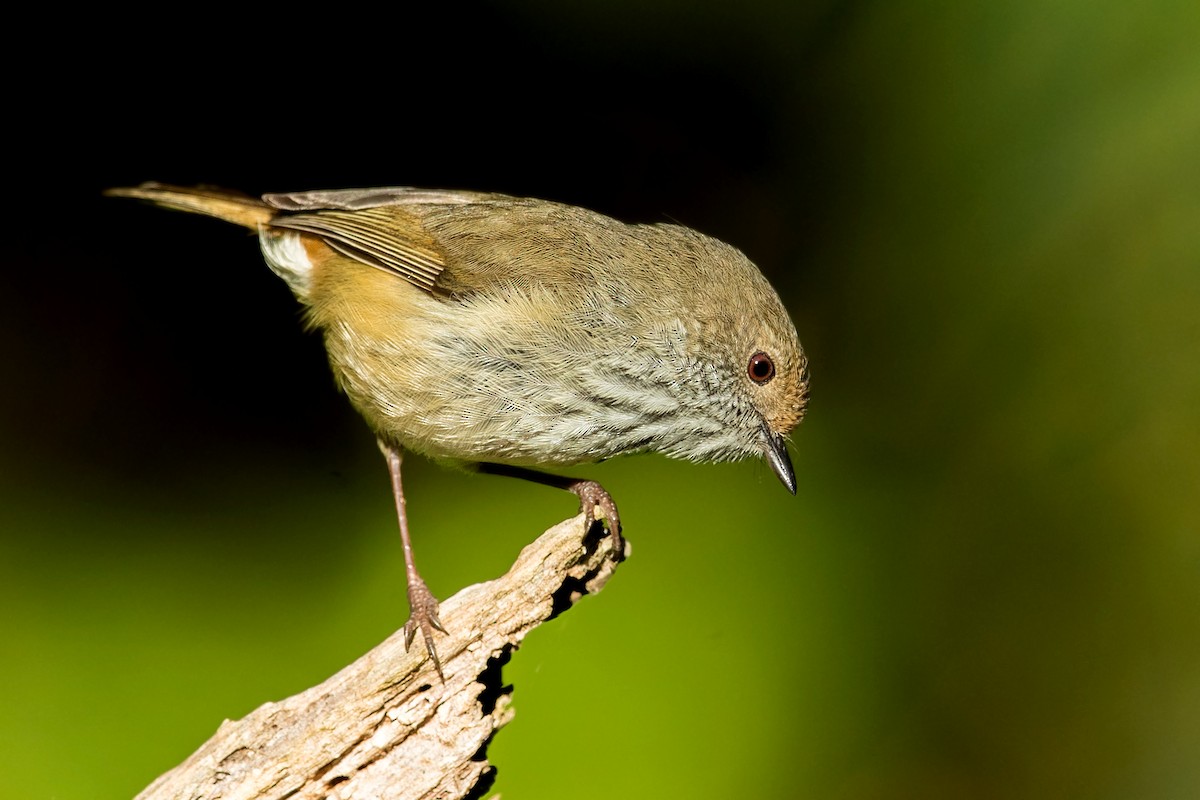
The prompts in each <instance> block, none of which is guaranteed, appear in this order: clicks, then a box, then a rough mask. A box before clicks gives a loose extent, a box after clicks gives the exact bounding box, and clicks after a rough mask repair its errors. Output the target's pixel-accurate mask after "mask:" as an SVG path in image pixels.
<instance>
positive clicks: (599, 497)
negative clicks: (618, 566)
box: [567, 481, 625, 561]
mask: <svg viewBox="0 0 1200 800" xmlns="http://www.w3.org/2000/svg"><path fill="white" fill-rule="evenodd" d="M567 488H568V489H569V490H570V491H571V492H573V493H574V494H575V495H577V496H578V497H579V510H580V511H582V512H583V522H584V527H586V528H589V529H590V528H591V527H592V523H594V522H595V521H596V506H599V507H600V511H601V512H602V513H603V514H604V519H605V520H606V521H607V522H608V531H609V534H610V535H611V536H612V537H613V558H615V559H616V560H618V561H619V560H621V559H623V558H624V557H625V537H623V536H622V535H621V515H620V513H619V512H618V511H617V504H616V502H614V501H613V499H612V495H610V494H609V493H608V491H607V490H605V488H604V487H603V486H601V485H600V484H598V483H596V482H595V481H576V482H574V483H572V484H571V485H570V486H569V487H567Z"/></svg>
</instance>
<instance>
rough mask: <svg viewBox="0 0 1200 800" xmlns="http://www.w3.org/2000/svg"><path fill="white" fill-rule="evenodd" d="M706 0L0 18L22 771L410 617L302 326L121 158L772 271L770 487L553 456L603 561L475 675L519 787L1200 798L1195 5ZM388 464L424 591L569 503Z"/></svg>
mask: <svg viewBox="0 0 1200 800" xmlns="http://www.w3.org/2000/svg"><path fill="white" fill-rule="evenodd" d="M693 5H694V4H687V3H676V2H662V3H653V4H649V5H647V4H641V3H626V2H608V3H587V4H561V3H540V2H516V3H510V4H504V5H501V4H485V5H466V6H461V7H459V6H456V7H455V8H453V9H452V10H448V11H446V12H437V11H433V10H431V9H429V8H425V7H418V8H407V7H403V6H394V7H389V8H388V10H387V11H386V12H368V11H365V10H362V9H359V8H357V7H351V6H346V7H324V8H321V9H320V11H319V15H317V14H312V13H310V12H302V11H300V10H299V6H288V7H276V8H274V9H271V10H261V11H260V10H257V9H254V8H251V7H243V8H239V9H237V10H235V11H222V10H219V9H216V8H212V7H204V8H199V7H183V8H179V7H172V8H170V9H169V10H168V9H166V8H162V9H160V10H159V12H158V13H160V14H161V16H158V17H155V16H153V15H151V16H139V17H137V18H132V17H130V18H122V17H120V16H119V15H118V14H117V12H115V11H112V12H107V13H105V14H93V15H91V16H87V15H86V13H85V15H84V16H82V17H81V16H80V15H79V14H80V12H72V13H70V14H68V13H66V12H65V11H64V12H63V14H62V18H61V19H59V18H53V17H52V16H51V15H49V14H46V13H41V14H39V13H37V11H36V10H35V13H34V15H33V16H32V17H31V18H30V21H29V22H28V23H26V25H25V27H23V28H18V27H14V28H13V30H12V31H10V37H11V38H12V39H13V40H14V42H17V41H19V42H21V43H22V45H23V46H24V47H25V48H26V49H25V50H22V51H21V52H25V53H29V55H24V56H21V57H20V58H19V59H18V58H15V57H14V56H12V55H10V56H6V57H5V59H6V76H7V87H6V91H7V94H8V97H7V99H6V103H5V110H6V113H5V117H6V119H7V123H6V125H5V128H6V135H7V138H8V142H9V143H8V145H7V146H6V154H7V159H6V161H7V164H6V166H7V172H8V174H9V176H10V181H9V192H8V200H7V201H6V203H5V230H6V232H7V236H6V242H5V254H4V256H3V258H2V260H0V263H2V264H3V282H4V288H3V290H2V291H0V298H3V300H4V301H5V302H4V313H3V314H2V315H0V364H3V366H4V368H5V375H4V378H3V380H2V381H0V387H2V388H0V609H3V611H0V624H2V625H3V629H2V631H3V636H2V637H0V642H2V644H0V655H2V658H0V687H3V688H0V707H2V708H3V713H0V765H3V766H4V772H5V774H6V775H8V776H9V777H8V778H6V784H7V785H8V787H9V788H10V789H11V790H12V791H13V796H14V797H17V796H19V797H56V798H96V797H128V796H131V795H133V794H134V793H136V792H137V791H138V790H139V789H141V788H142V787H143V786H144V785H146V784H147V783H149V782H150V781H151V780H152V779H153V778H154V777H155V776H156V775H158V774H159V773H160V772H162V771H164V770H165V769H167V768H169V767H171V766H173V765H174V764H176V763H177V762H178V761H180V760H182V759H183V758H184V757H185V756H186V755H187V754H189V753H190V752H191V751H192V750H193V749H194V748H195V747H196V746H198V745H199V744H200V743H201V742H202V741H203V740H204V739H205V738H206V737H207V736H209V735H210V734H211V733H212V732H213V731H214V730H215V729H216V727H217V725H218V724H219V723H220V721H221V720H222V719H224V718H226V717H230V718H237V717H240V716H243V715H244V714H246V713H247V712H248V711H250V710H251V709H253V708H254V707H256V706H257V705H259V704H261V703H262V702H265V701H268V700H276V699H280V698H282V697H285V696H287V695H289V694H292V693H294V692H296V691H299V690H301V689H303V688H305V687H307V686H309V685H311V684H313V683H316V682H318V681H320V680H322V679H324V678H325V677H327V676H328V675H330V674H332V673H333V672H334V671H336V670H337V669H338V668H340V667H341V666H343V665H344V664H346V663H349V662H350V661H351V660H353V659H354V658H356V657H357V656H358V655H360V654H361V653H362V652H364V651H366V650H367V649H368V648H370V647H371V646H373V645H374V644H376V643H377V642H378V641H380V640H382V639H383V638H384V637H385V636H387V635H388V634H389V633H391V631H392V630H394V629H395V628H396V627H397V626H398V625H400V624H401V623H402V622H403V620H404V618H405V616H406V614H407V608H406V604H405V599H404V592H403V571H402V570H403V568H402V560H401V556H400V552H399V547H398V541H397V538H398V537H396V535H395V532H394V530H395V522H394V513H393V509H392V506H391V498H390V493H389V492H388V486H387V478H386V470H385V468H384V465H383V463H382V460H381V459H380V458H379V456H378V453H377V452H376V451H375V447H374V444H373V442H372V440H371V437H370V435H369V433H368V432H367V430H366V428H365V426H364V425H363V424H362V423H361V422H360V421H359V420H358V419H357V418H356V417H355V415H354V413H353V411H351V410H350V408H349V406H348V404H347V403H346V402H345V401H344V399H343V398H341V397H339V396H338V394H337V393H336V391H335V389H334V387H333V382H332V379H331V378H330V376H329V373H328V369H327V367H326V366H325V363H324V355H323V353H322V350H321V346H320V342H319V339H318V338H317V337H315V336H313V335H310V334H306V333H304V332H303V330H302V328H301V325H300V315H299V311H298V308H297V306H296V304H295V302H294V301H293V300H292V298H291V296H290V295H289V293H288V291H287V289H286V287H285V286H283V284H282V283H281V282H280V281H278V279H276V278H275V277H274V276H273V275H272V274H271V273H270V272H269V270H267V269H266V267H265V266H263V264H262V263H261V259H260V257H259V255H258V252H257V246H256V243H255V241H254V239H253V238H252V237H249V236H247V235H246V234H245V233H243V232H241V231H239V230H236V229H234V228H232V227H230V226H223V225H220V224H218V223H216V222H212V221H208V220H202V219H198V218H193V217H188V216H185V215H182V214H170V213H166V212H163V211H160V210H157V209H152V208H149V207H145V206H142V205H139V204H136V203H132V202H129V201H119V200H113V199H104V198H102V197H101V196H100V192H101V191H102V190H103V189H104V188H105V187H109V186H121V185H131V184H136V183H139V182H141V181H144V180H159V181H166V182H172V183H180V184H195V183H205V184H212V185H218V186H225V187H230V188H236V189H240V190H243V191H246V192H249V193H260V192H266V191H286V190H301V189H310V188H342V187H352V186H368V185H415V186H428V187H448V188H468V189H479V190H490V191H503V192H508V193H512V194H518V195H531V196H537V197H542V198H546V199H553V200H559V201H564V202H569V203H575V204H579V205H584V206H587V207H590V208H594V209H596V210H599V211H602V212H605V213H608V214H611V215H613V216H616V217H618V218H621V219H625V220H629V221H648V222H654V221H678V222H682V223H684V224H687V225H690V226H692V227H695V228H698V229H700V230H702V231H704V232H706V233H709V234H712V235H714V236H717V237H719V238H722V239H725V240H727V241H729V242H731V243H733V244H735V245H737V246H738V247H740V248H741V249H742V250H743V251H745V252H746V253H747V255H749V256H750V257H751V258H752V259H753V260H754V261H756V263H758V264H759V265H760V266H761V267H762V268H763V270H764V272H765V273H766V274H767V275H768V277H769V278H770V279H771V280H772V282H773V283H774V284H775V285H776V286H777V287H778V288H779V290H780V292H781V294H782V295H783V296H784V299H785V302H786V303H787V304H788V306H789V308H790V310H791V312H792V315H793V318H794V320H795V321H796V325H797V328H798V329H799V331H800V335H801V339H802V341H803V342H804V344H805V346H806V348H807V350H808V352H809V355H810V358H811V361H812V367H813V375H814V386H813V402H812V405H811V408H810V418H809V420H808V421H806V422H805V423H804V425H803V426H802V427H801V429H800V430H799V431H798V433H797V435H796V436H795V437H794V446H793V457H794V460H795V463H796V472H797V477H798V480H799V484H800V489H799V493H798V497H796V498H791V497H789V496H787V493H786V492H784V491H783V490H782V489H781V488H780V487H779V486H778V485H777V483H776V481H775V479H774V476H773V475H772V474H771V473H770V471H769V469H767V468H766V467H765V466H763V465H761V464H742V465H723V466H695V465H689V464H684V463H680V462H672V461H668V460H666V459H662V458H659V457H649V456H647V457H638V458H633V459H626V460H623V461H621V460H619V461H616V462H612V463H608V464H604V465H600V466H597V467H595V468H592V469H585V470H580V471H578V472H579V474H585V475H588V476H591V477H595V478H597V479H600V480H601V481H602V482H604V483H605V485H606V486H607V487H608V488H609V489H610V490H611V491H612V492H613V494H614V495H615V496H616V498H617V500H618V502H619V503H620V505H621V510H622V516H623V519H624V520H625V522H626V526H627V533H628V535H629V537H630V538H631V540H632V544H633V557H632V558H631V559H630V560H629V562H628V563H627V564H626V565H625V566H624V567H623V568H622V570H621V571H620V572H619V574H618V576H617V578H616V579H615V580H614V581H613V583H612V584H611V585H610V586H609V587H608V588H607V589H606V591H605V592H604V593H603V594H602V595H600V596H599V597H596V598H591V599H588V600H587V601H585V602H584V603H582V604H581V605H580V606H579V607H578V608H576V609H575V610H573V611H572V612H571V613H570V614H567V615H565V616H563V617H561V618H560V619H558V620H556V621H555V622H554V623H552V624H551V625H548V626H546V627H545V628H542V629H539V630H538V631H535V632H534V633H533V634H532V635H531V636H530V638H529V640H528V642H527V645H526V646H525V647H523V648H522V649H521V650H520V651H519V652H518V653H517V654H516V656H515V658H514V660H513V661H512V663H511V664H510V665H509V666H508V667H506V672H505V677H506V679H507V680H508V681H511V682H514V683H515V685H516V693H515V697H514V701H515V708H516V711H517V717H516V720H515V721H514V722H513V723H512V724H511V725H510V726H509V727H508V728H507V729H505V730H504V731H503V732H502V733H501V734H500V735H499V736H498V737H497V739H496V741H495V743H494V745H493V747H492V750H491V753H490V755H491V760H492V761H493V763H495V764H497V765H498V766H499V769H500V774H499V779H498V782H497V784H496V787H495V789H496V790H497V791H500V792H503V793H504V795H505V796H506V797H509V796H512V797H562V796H571V797H577V798H584V797H662V796H675V795H684V794H686V795H687V796H690V797H696V798H701V797H713V798H724V797H731V796H755V797H822V798H847V799H848V800H849V799H850V798H854V799H856V800H857V798H901V797H922V798H929V797H947V798H958V797H973V798H993V797H994V798H1009V797H1012V798H1029V797H1053V798H1070V797H1088V798H1097V797H1098V798H1129V797H1138V798H1148V797H1154V798H1176V797H1178V798H1184V797H1194V796H1196V793H1197V791H1198V790H1200V766H1198V765H1200V580H1198V579H1200V501H1198V500H1197V489H1200V366H1198V365H1200V321H1198V312H1200V48H1197V46H1196V42H1197V41H1200V10H1198V8H1200V7H1197V6H1196V5H1195V4H1194V3H1183V2H1179V3H1173V2H1168V0H1152V1H1151V2H1144V3H1139V4H1129V3H1116V2H1099V3H1097V2H1086V3H1085V2H1082V1H1081V0H1080V1H1078V2H1075V1H1072V0H1068V1H1067V2H1061V3H1056V4H1052V5H1047V4H1043V3H1034V2H1032V0H1018V1H1017V2H1013V3H1005V4H995V3H966V4H957V5H945V4H939V3H925V2H910V3H903V4H882V3H870V2H823V3H801V4H778V5H776V4H773V3H767V2H757V1H756V0H751V1H750V2H742V3H738V4H730V5H728V6H727V7H724V8H723V9H720V10H717V9H708V10H700V9H698V8H695V7H693ZM10 52H14V53H15V52H17V50H16V49H14V50H11V51H10ZM408 465H409V466H408V467H407V470H408V473H407V474H408V484H409V490H408V491H409V502H410V510H411V514H412V521H413V526H414V535H415V537H416V547H417V549H418V555H419V559H420V563H421V565H422V570H423V572H424V573H425V575H426V577H427V578H428V580H429V582H430V584H431V586H432V588H433V590H434V591H435V593H437V594H439V596H442V597H446V596H449V595H450V594H451V593H453V592H454V591H455V590H457V589H458V588H460V587H462V586H464V585H466V584H468V583H472V582H475V581H479V580H484V579H487V578H491V577H494V576H495V575H496V574H499V573H500V572H502V571H503V570H504V569H505V567H506V566H507V564H508V563H510V562H511V561H512V559H513V558H514V557H515V555H516V553H517V552H518V551H519V549H520V547H522V546H523V545H524V544H525V543H527V542H528V541H529V540H531V539H532V538H533V537H534V536H535V535H536V534H537V533H538V532H540V531H542V530H543V529H545V528H546V527H549V525H551V524H552V523H554V522H556V521H558V520H559V519H561V518H563V517H565V516H567V515H568V514H570V513H571V512H572V511H573V506H572V504H571V502H570V501H569V499H566V498H563V497H562V496H560V495H559V494H556V493H554V492H550V491H548V490H545V489H542V488H539V487H536V486H524V485H516V484H514V483H513V482H511V481H503V480H500V479H496V478H488V477H481V476H480V477H476V476H468V475H460V474H457V473H452V472H448V471H445V470H442V469H439V468H437V467H435V466H433V465H430V464H427V463H425V462H423V461H421V460H419V459H410V460H409V462H408Z"/></svg>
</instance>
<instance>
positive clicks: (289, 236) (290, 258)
mask: <svg viewBox="0 0 1200 800" xmlns="http://www.w3.org/2000/svg"><path fill="white" fill-rule="evenodd" d="M258 243H259V246H260V247H261V248H262V253H263V258H264V259H266V262H267V266H269V267H270V268H271V271H272V272H274V273H275V274H276V275H278V276H279V277H280V278H283V282H284V283H286V284H287V285H288V288H290V289H291V290H292V294H294V295H296V299H297V300H299V301H300V302H302V303H307V302H308V293H309V290H310V289H311V288H312V269H313V265H312V261H310V260H309V258H308V252H307V251H306V250H305V249H304V244H303V243H302V242H301V241H300V234H298V233H293V232H291V231H288V232H281V231H280V230H279V229H277V228H276V229H272V228H267V227H266V226H262V225H260V226H259V228H258Z"/></svg>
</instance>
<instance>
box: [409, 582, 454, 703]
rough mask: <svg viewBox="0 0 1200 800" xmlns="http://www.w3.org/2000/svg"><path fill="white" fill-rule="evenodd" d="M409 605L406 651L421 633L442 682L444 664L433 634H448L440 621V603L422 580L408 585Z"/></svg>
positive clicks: (444, 677) (443, 678)
mask: <svg viewBox="0 0 1200 800" xmlns="http://www.w3.org/2000/svg"><path fill="white" fill-rule="evenodd" d="M408 605H409V607H410V608H411V609H412V612H411V614H410V615H409V617H408V622H406V623H404V651H405V652H408V650H409V648H410V647H412V642H413V639H415V638H416V636H417V630H418V629H419V630H420V631H421V638H423V639H424V640H425V650H426V651H428V653H429V660H430V661H432V662H433V666H434V669H436V670H437V674H438V677H439V678H441V679H442V680H445V679H446V676H445V675H444V674H443V673H442V662H441V660H440V659H439V658H438V655H437V650H436V649H435V648H434V646H433V632H434V631H435V630H438V631H441V632H442V633H446V628H445V627H444V626H443V625H442V621H441V620H439V619H438V601H437V598H435V597H434V596H433V593H432V592H430V591H429V587H427V586H426V585H425V582H424V581H421V580H420V579H417V580H412V579H410V580H409V585H408Z"/></svg>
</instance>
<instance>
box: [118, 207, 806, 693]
mask: <svg viewBox="0 0 1200 800" xmlns="http://www.w3.org/2000/svg"><path fill="white" fill-rule="evenodd" d="M108 194H111V195H118V196H122V197H134V198H141V199H145V200H151V201H153V202H155V203H158V204H159V205H162V206H166V207H168V208H174V209H179V210H182V211H190V212H193V213H197V214H205V215H208V216H211V217H217V218H219V219H223V220H225V221H227V222H232V223H234V224H237V225H242V226H244V227H247V228H250V229H251V230H254V231H256V232H257V233H258V237H259V244H260V246H261V248H262V252H263V256H264V258H265V259H266V262H267V264H268V265H269V266H270V267H271V269H272V270H273V271H274V272H275V273H276V274H277V275H278V276H279V277H280V278H282V279H283V280H284V281H285V282H286V283H287V285H288V286H289V287H291V290H292V292H293V293H294V294H295V295H296V297H297V299H299V300H300V302H301V303H303V304H304V306H305V309H306V311H307V319H308V322H309V324H310V325H311V326H312V327H314V328H317V329H319V330H320V331H321V332H322V333H323V335H324V337H325V346H326V349H327V350H328V352H329V361H330V364H331V365H332V367H333V372H334V375H335V376H336V377H337V381H338V384H339V385H340V386H341V388H342V389H343V390H345V392H346V394H347V395H348V396H349V398H350V401H351V402H352V403H353V404H354V406H355V408H357V409H358V411H359V412H360V413H361V414H362V415H363V417H364V418H365V419H366V421H367V424H369V425H370V426H371V428H372V430H373V431H374V432H375V435H376V437H377V438H378V440H379V447H380V449H381V450H382V451H383V454H384V456H385V458H386V459H387V464H388V469H389V471H390V473H391V478H392V488H393V492H394V494H395V498H396V510H397V512H398V514H399V517H400V534H401V538H402V540H403V545H404V561H405V566H406V569H407V577H408V599H409V605H410V607H411V616H410V617H409V619H408V622H407V623H406V624H405V626H404V634H405V645H406V647H407V646H410V645H411V644H412V639H413V637H414V636H415V635H416V632H417V631H418V630H420V631H421V633H422V636H423V638H424V640H425V646H426V648H427V649H428V651H429V657H430V658H431V659H432V660H433V663H434V666H435V667H436V669H437V670H438V673H439V674H440V673H441V671H442V667H441V663H440V662H439V660H438V657H437V652H436V650H435V649H434V644H433V630H434V629H437V630H440V631H443V632H445V629H444V628H443V627H442V624H441V622H440V621H439V620H438V603H437V600H436V599H435V598H434V596H433V594H432V593H431V592H430V591H429V589H428V588H427V587H426V585H425V581H424V580H422V578H421V575H420V573H418V572H417V567H416V563H415V561H414V560H413V553H412V541H411V539H410V537H409V532H408V521H407V517H406V514H405V508H404V491H403V487H402V484H401V479H400V463H401V454H402V453H403V451H405V450H412V451H415V452H418V453H422V454H424V455H426V456H429V457H431V458H434V459H436V460H438V461H443V462H449V463H454V464H458V465H461V466H465V467H468V468H473V469H478V470H480V471H485V472H491V473H496V474H504V475H511V476H515V477H519V478H524V479H526V480H533V481H537V482H539V483H544V484H548V485H550V486H556V487H559V488H562V489H566V490H568V491H570V492H573V493H575V494H576V495H578V497H579V500H580V507H581V510H582V511H583V512H584V514H585V515H586V521H587V523H588V524H589V525H590V524H591V523H592V521H593V514H594V513H595V512H594V509H595V508H596V507H599V508H600V510H601V512H602V514H603V516H604V518H605V519H606V520H607V522H608V526H609V530H610V532H611V535H612V536H613V537H615V538H616V540H617V541H616V545H617V546H616V547H614V552H616V553H618V554H623V553H624V552H625V550H624V543H623V541H622V540H621V523H620V518H619V516H618V514H617V507H616V505H615V504H614V503H613V500H612V497H610V496H609V494H608V492H606V491H605V490H604V489H603V488H602V487H601V486H600V485H599V484H598V483H595V482H594V481H587V480H577V479H573V478H564V477H558V476H556V475H551V474H547V473H544V472H541V471H539V470H540V469H541V468H546V467H549V468H557V467H569V466H572V465H575V464H583V463H590V462H595V461H599V460H602V459H606V458H610V457H612V456H617V455H622V454H625V453H636V452H646V451H650V452H658V453H663V454H665V455H668V456H671V457H674V458H683V459H688V460H692V461H729V460H734V459H739V458H744V457H748V456H757V457H762V458H765V459H766V460H767V463H769V464H770V465H771V468H772V469H773V470H774V471H775V474H776V475H777V476H779V479H780V480H781V481H782V482H783V484H784V486H786V487H787V488H788V490H789V491H791V492H792V493H793V494H794V493H795V491H796V479H795V476H794V474H793V472H792V465H791V461H790V459H789V458H788V452H787V444H786V441H785V437H786V436H787V435H788V434H789V433H790V432H791V431H792V429H793V428H795V427H796V425H797V424H798V423H799V422H800V420H801V418H802V417H803V416H804V409H805V405H806V403H807V400H808V369H807V360H806V359H805V356H804V351H803V349H802V348H801V347H800V342H799V340H798V339H797V336H796V329H795V327H794V326H793V325H792V322H791V320H790V319H789V318H788V314H787V311H785V310H784V307H783V304H782V303H781V302H780V300H779V296H778V295H777V294H776V293H775V290H774V289H772V288H771V286H770V284H769V283H767V281H766V279H765V278H764V277H763V276H762V274H761V273H760V272H759V271H758V269H757V268H756V267H755V266H754V264H752V263H751V262H750V261H749V260H748V259H747V258H746V257H745V256H744V255H742V254H741V253H740V252H739V251H738V250H736V249H734V248H733V247H730V246H729V245H727V244H724V243H723V242H720V241H717V240H716V239H712V238H710V237H708V236H704V235H702V234H700V233H697V232H695V231H693V230H690V229H688V228H685V227H682V226H679V225H627V224H624V223H621V222H617V221H616V220H613V219H610V218H608V217H605V216H602V215H600V214H597V213H594V212H592V211H587V210H585V209H582V208H576V207H574V206H568V205H562V204H559V203H551V202H546V201H542V200H532V199H526V198H517V197H509V196H506V195H500V194H484V193H479V192H460V191H430V190H424V189H412V188H406V187H392V188H378V189H346V190H336V191H314V192H300V193H291V194H269V195H265V196H264V197H263V198H262V199H257V198H252V197H247V196H244V195H240V194H237V193H234V192H226V191H218V190H212V189H198V188H197V189H189V188H179V187H173V186H166V185H161V184H153V183H147V184H143V185H142V186H139V187H136V188H128V189H112V190H110V191H109V192H108Z"/></svg>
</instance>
